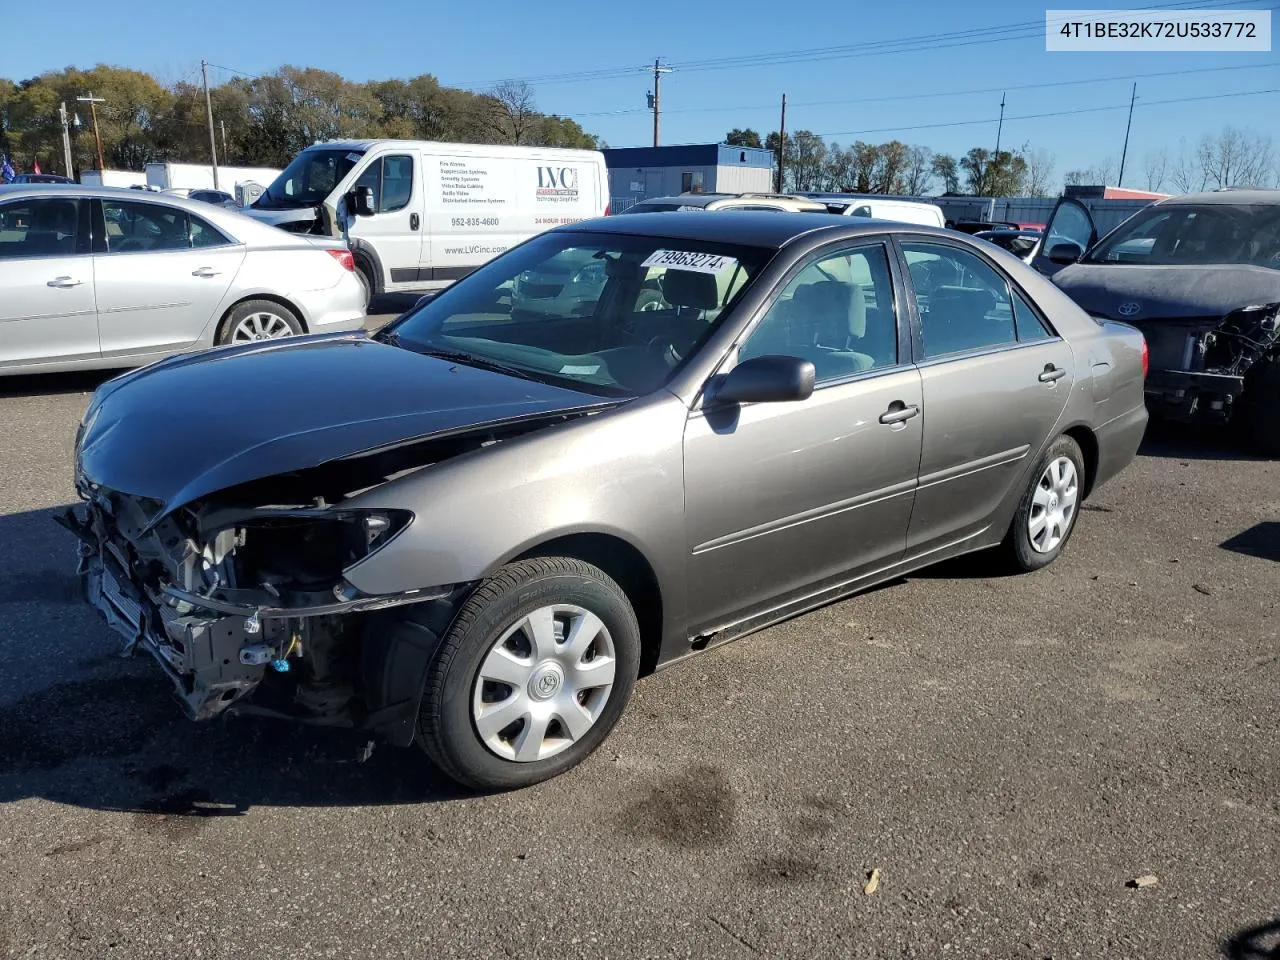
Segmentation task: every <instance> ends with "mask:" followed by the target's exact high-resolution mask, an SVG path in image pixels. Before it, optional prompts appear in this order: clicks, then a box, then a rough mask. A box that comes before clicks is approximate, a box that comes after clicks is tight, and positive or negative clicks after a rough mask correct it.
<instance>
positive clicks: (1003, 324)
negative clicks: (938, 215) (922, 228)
mask: <svg viewBox="0 0 1280 960" xmlns="http://www.w3.org/2000/svg"><path fill="white" fill-rule="evenodd" d="M902 249H903V252H904V253H905V255H906V258H907V267H908V270H909V271H910V273H911V285H912V287H913V288H914V290H915V295H916V306H917V308H918V309H919V312H920V334H921V338H922V340H923V341H924V359H926V360H932V359H935V358H936V357H945V356H949V355H952V354H957V353H967V352H969V351H971V350H984V349H990V348H993V347H1001V346H1006V345H1011V344H1014V343H1017V339H1018V338H1017V333H1016V331H1015V328H1014V321H1013V306H1012V303H1011V301H1010V298H1009V284H1008V282H1007V281H1006V280H1005V279H1004V277H1003V276H1002V275H1001V274H999V273H997V272H996V270H995V269H994V268H992V267H990V266H988V265H987V263H986V262H985V261H983V260H982V259H981V258H980V257H978V256H976V255H974V254H972V253H968V252H966V251H964V250H960V249H958V248H956V247H949V246H943V245H941V244H932V243H904V244H903V245H902Z"/></svg>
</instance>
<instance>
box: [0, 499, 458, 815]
mask: <svg viewBox="0 0 1280 960" xmlns="http://www.w3.org/2000/svg"><path fill="white" fill-rule="evenodd" d="M52 514H53V511H52V510H37V511H29V512H26V513H20V514H12V515H9V516H4V517H0V569H2V570H4V576H3V578H0V662H3V663H4V664H5V666H4V674H5V680H4V683H3V684H2V685H0V803H8V802H13V801H18V800H22V799H26V798H28V797H41V798H44V799H46V800H52V801H55V802H57V803H65V804H72V805H75V806H81V807H87V808H91V809H99V810H115V811H126V812H132V813H135V814H138V815H139V816H141V817H143V818H148V817H150V818H158V819H157V821H156V822H167V823H170V825H171V826H172V823H173V822H174V821H175V818H176V819H178V820H181V819H190V818H200V817H211V816H235V815H239V814H243V813H245V812H247V811H248V810H250V809H251V808H253V807H255V806H281V805H284V806H317V805H324V806H366V805H369V806H372V805H382V804H409V803H413V804H418V803H424V802H433V801H441V800H453V799H458V798H461V797H463V796H466V795H467V794H465V793H464V792H463V791H461V790H460V789H458V788H456V787H455V786H454V785H453V784H452V782H451V781H449V780H447V779H446V778H445V777H444V776H443V775H441V774H439V773H437V772H436V771H435V770H434V768H432V767H431V766H430V765H429V764H428V763H427V761H426V758H425V757H424V756H422V755H421V754H420V753H419V752H418V751H417V749H416V748H410V749H396V748H393V747H389V746H387V745H385V744H383V743H380V742H379V743H374V742H373V741H372V739H371V738H370V737H369V736H368V735H367V734H365V733H362V732H359V731H353V730H334V729H320V728H313V727H303V726H298V725H295V724H290V723H287V722H284V721H277V720H271V719H265V718H256V717H253V718H250V717H231V718H225V719H218V720H214V721H212V722H205V723H194V722H192V721H190V720H187V719H186V717H185V716H184V715H183V713H182V710H181V708H180V706H179V704H178V702H177V700H176V699H175V698H174V697H173V696H172V692H171V691H172V687H171V685H170V683H169V681H168V680H167V679H166V678H165V677H164V675H163V674H162V673H161V671H160V669H159V667H158V665H157V664H155V663H154V662H153V661H152V660H151V658H150V656H148V655H147V654H146V653H143V652H138V653H136V654H134V655H133V656H132V657H129V658H125V657H122V656H121V644H122V641H121V640H120V639H119V638H118V636H117V635H116V634H115V633H113V632H112V631H110V630H108V629H107V627H106V626H105V624H104V623H103V622H102V621H101V619H100V618H99V617H98V615H97V613H96V611H94V610H93V609H92V608H91V607H90V606H89V605H88V604H87V603H86V602H84V600H83V599H82V597H81V594H80V588H79V583H78V579H77V578H76V576H75V573H74V563H75V561H74V556H73V554H74V550H73V540H72V538H71V536H70V534H68V533H66V532H65V531H64V530H62V529H61V528H60V527H58V526H57V525H56V524H55V523H54V521H53V520H52ZM166 829H168V828H166Z"/></svg>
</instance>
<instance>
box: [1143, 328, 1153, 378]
mask: <svg viewBox="0 0 1280 960" xmlns="http://www.w3.org/2000/svg"><path fill="white" fill-rule="evenodd" d="M1150 366H1151V354H1150V353H1149V352H1148V351H1147V338H1146V337H1143V338H1142V379H1143V380H1145V379H1147V370H1148V369H1149V368H1150Z"/></svg>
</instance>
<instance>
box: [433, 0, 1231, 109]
mask: <svg viewBox="0 0 1280 960" xmlns="http://www.w3.org/2000/svg"><path fill="white" fill-rule="evenodd" d="M1245 2H1250V0H1174V2H1165V3H1157V4H1152V5H1149V6H1142V7H1134V8H1132V9H1133V10H1134V11H1140V10H1174V9H1183V8H1195V9H1197V10H1207V9H1212V8H1215V7H1228V6H1230V7H1237V8H1239V7H1243V4H1244V3H1245ZM1068 22H1070V21H1068V20H1055V21H1049V25H1052V24H1058V23H1068ZM1046 26H1047V24H1046V21H1045V20H1026V21H1020V22H1018V23H1012V24H1003V25H994V26H988V27H976V28H973V29H970V30H951V31H947V32H945V33H930V34H917V35H915V36H907V37H898V38H889V39H882V40H869V41H862V42H859V43H854V44H844V45H840V46H831V47H811V48H806V49H797V50H782V51H773V52H765V53H756V54H747V55H740V56H734V57H719V58H713V59H707V60H689V61H685V62H679V61H677V62H676V63H674V64H673V66H674V67H675V68H676V69H678V70H680V71H681V72H685V73H693V72H698V71H703V70H725V69H737V68H742V67H756V66H774V65H781V64H789V63H800V62H819V61H823V60H835V59H847V58H850V57H870V56H888V55H892V54H895V53H912V52H916V51H918V50H924V49H928V50H937V49H945V48H949V47H967V46H977V45H981V44H988V43H1001V42H1004V41H1007V40H1019V39H1026V38H1028V37H1033V36H1039V35H1042V34H1043V31H1044V30H1045V29H1046ZM632 75H633V68H631V67H614V68H601V69H597V70H585V71H575V72H571V73H558V74H557V73H552V74H542V75H539V76H531V77H516V78H505V79H517V80H523V81H524V82H526V83H530V84H551V83H577V82H588V81H596V80H604V79H615V78H623V77H627V76H632ZM497 82H500V81H495V80H488V81H479V82H469V83H457V84H451V85H452V86H458V87H462V88H463V89H479V88H484V87H489V86H493V85H494V84H495V83H497Z"/></svg>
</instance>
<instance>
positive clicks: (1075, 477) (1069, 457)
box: [1001, 434, 1085, 573]
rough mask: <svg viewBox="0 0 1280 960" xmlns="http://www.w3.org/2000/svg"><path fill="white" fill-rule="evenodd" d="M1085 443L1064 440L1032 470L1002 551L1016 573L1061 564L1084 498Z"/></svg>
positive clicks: (1064, 437)
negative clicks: (1060, 559)
mask: <svg viewBox="0 0 1280 960" xmlns="http://www.w3.org/2000/svg"><path fill="white" fill-rule="evenodd" d="M1084 485H1085V467H1084V455H1083V454H1082V453H1081V452H1080V445H1079V444H1078V443H1076V442H1075V441H1074V440H1072V439H1071V438H1070V437H1068V436H1066V435H1065V434H1064V435H1063V436H1060V437H1058V439H1057V440H1054V441H1053V443H1051V444H1050V445H1049V449H1048V450H1046V451H1045V452H1044V455H1043V456H1042V457H1041V458H1040V462H1039V463H1037V464H1036V468H1035V470H1034V471H1032V474H1031V480H1030V482H1029V483H1028V484H1027V489H1026V492H1025V493H1023V495H1022V500H1021V501H1020V502H1019V503H1018V510H1017V512H1016V513H1015V514H1014V515H1013V522H1012V523H1011V524H1010V525H1009V532H1008V534H1006V535H1005V540H1004V543H1003V544H1002V545H1001V550H1002V552H1003V553H1004V556H1005V559H1006V561H1007V562H1008V564H1009V566H1011V567H1012V568H1013V569H1014V570H1015V571H1021V572H1024V573H1030V572H1031V571H1033V570H1039V569H1041V568H1042V567H1047V566H1048V565H1049V564H1051V563H1053V561H1055V560H1057V559H1058V557H1059V555H1060V554H1061V553H1062V550H1063V548H1064V547H1065V546H1066V545H1067V541H1068V540H1069V539H1070V538H1071V533H1072V531H1074V530H1075V527H1076V518H1077V516H1078V515H1079V513H1080V506H1081V504H1082V502H1083V500H1084Z"/></svg>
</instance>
